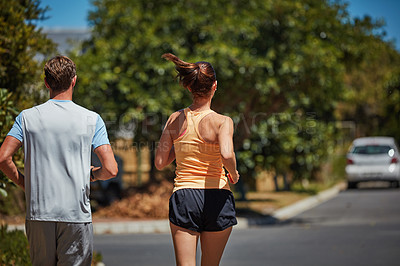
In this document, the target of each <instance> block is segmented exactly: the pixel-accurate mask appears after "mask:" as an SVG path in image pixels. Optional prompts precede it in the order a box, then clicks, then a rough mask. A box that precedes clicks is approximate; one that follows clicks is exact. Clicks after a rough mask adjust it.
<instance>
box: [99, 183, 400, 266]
mask: <svg viewBox="0 0 400 266" xmlns="http://www.w3.org/2000/svg"><path fill="white" fill-rule="evenodd" d="M95 250H97V251H100V252H101V253H102V255H103V261H104V263H105V264H106V265H107V266H114V265H117V266H124V265H175V260H174V255H173V246H172V241H171V237H170V235H169V234H143V235H139V234H137V235H97V236H95ZM198 265H200V264H198ZM221 265H222V266H224V265H225V266H228V265H229V266H235V265H238V266H239V265H240V266H249V265H277V266H284V265H295V266H301V265H304V266H312V265H316V266H319V265H324V266H326V265H335V266H336V265H340V266H346V265H351V266H355V265H363V266H365V265H385V266H390V265H400V190H399V189H387V188H364V189H358V190H348V191H343V192H341V193H340V194H339V195H338V196H337V197H335V198H334V199H331V200H330V201H328V202H325V203H323V204H321V205H319V206H318V207H316V208H314V209H312V210H309V211H306V212H304V213H303V214H301V215H298V216H297V217H294V218H293V219H291V220H289V221H286V222H284V223H279V224H275V225H266V226H258V227H252V228H249V229H238V230H234V231H233V233H232V236H231V238H230V240H229V242H228V245H227V247H226V249H225V253H224V256H223V258H222V261H221Z"/></svg>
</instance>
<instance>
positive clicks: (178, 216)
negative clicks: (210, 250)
mask: <svg viewBox="0 0 400 266" xmlns="http://www.w3.org/2000/svg"><path fill="white" fill-rule="evenodd" d="M169 220H170V222H171V223H172V224H174V225H177V226H180V227H183V228H186V229H189V230H192V231H196V232H203V231H222V230H225V229H227V228H229V227H231V226H233V225H236V224H237V220H236V212H235V199H234V198H233V194H232V192H231V191H229V190H226V189H179V190H177V191H175V192H174V193H173V194H172V196H171V198H170V200H169Z"/></svg>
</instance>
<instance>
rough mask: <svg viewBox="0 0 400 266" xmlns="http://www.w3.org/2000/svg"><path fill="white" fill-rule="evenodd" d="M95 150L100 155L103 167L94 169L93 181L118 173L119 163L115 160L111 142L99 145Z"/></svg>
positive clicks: (108, 177) (105, 178)
mask: <svg viewBox="0 0 400 266" xmlns="http://www.w3.org/2000/svg"><path fill="white" fill-rule="evenodd" d="M94 152H95V153H96V155H97V157H99V159H100V162H101V167H94V168H93V169H92V170H91V171H92V175H93V177H94V178H92V176H91V181H96V180H107V179H110V178H113V177H115V176H116V175H117V174H118V164H117V162H116V161H115V157H114V153H113V151H112V149H111V146H110V145H109V144H106V145H101V146H99V147H97V148H96V149H95V150H94Z"/></svg>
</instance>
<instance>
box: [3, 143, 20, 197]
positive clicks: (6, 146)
mask: <svg viewBox="0 0 400 266" xmlns="http://www.w3.org/2000/svg"><path fill="white" fill-rule="evenodd" d="M21 145H22V143H21V141H19V140H18V139H16V138H14V137H12V136H7V137H6V139H5V140H4V142H3V145H1V147H0V170H1V171H2V172H3V173H4V174H5V175H6V176H7V177H8V178H9V179H11V180H12V181H13V182H14V183H15V184H17V185H18V186H20V187H21V188H22V189H23V190H24V191H25V179H24V178H25V177H24V175H23V174H22V173H21V172H20V171H19V170H18V168H17V166H16V165H15V163H14V162H13V160H12V159H13V155H14V154H15V153H16V152H17V151H18V149H19V148H20V147H21Z"/></svg>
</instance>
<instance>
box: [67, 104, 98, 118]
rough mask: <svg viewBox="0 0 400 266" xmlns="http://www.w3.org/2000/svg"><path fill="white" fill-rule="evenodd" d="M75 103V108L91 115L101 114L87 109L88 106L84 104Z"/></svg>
mask: <svg viewBox="0 0 400 266" xmlns="http://www.w3.org/2000/svg"><path fill="white" fill-rule="evenodd" d="M73 104H74V106H75V108H76V109H77V110H78V111H80V112H82V113H87V114H91V115H93V116H98V115H99V114H98V113H96V112H95V111H92V110H89V109H87V108H86V107H83V106H81V105H79V104H76V103H73Z"/></svg>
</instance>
